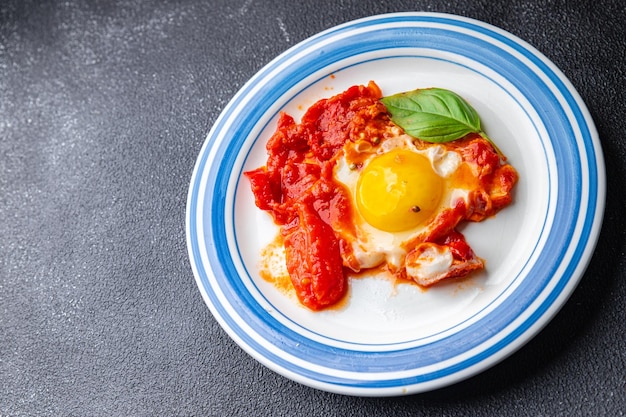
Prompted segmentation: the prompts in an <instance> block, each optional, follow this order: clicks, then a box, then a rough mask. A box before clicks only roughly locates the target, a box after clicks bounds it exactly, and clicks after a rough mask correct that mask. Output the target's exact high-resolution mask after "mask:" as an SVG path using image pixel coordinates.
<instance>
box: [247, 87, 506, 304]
mask: <svg viewBox="0 0 626 417" xmlns="http://www.w3.org/2000/svg"><path fill="white" fill-rule="evenodd" d="M381 97H382V93H381V90H380V88H379V87H378V86H377V85H376V84H375V83H374V82H370V83H369V84H368V85H367V86H363V85H358V86H353V87H350V88H349V89H347V90H346V91H344V92H342V93H341V94H338V95H335V96H334V97H331V98H328V99H322V100H319V101H318V102H316V103H315V104H314V105H313V106H311V107H310V108H309V109H308V110H307V111H306V113H305V114H304V116H303V117H302V118H301V120H300V122H299V123H298V122H296V121H295V120H294V118H293V117H292V116H290V115H288V114H286V113H281V114H280V116H279V120H278V126H277V128H276V131H275V133H274V134H273V135H272V136H271V138H270V139H269V141H268V143H267V145H266V148H267V153H268V158H267V163H266V165H265V166H262V167H259V168H257V169H255V170H252V171H247V172H245V176H246V177H247V178H248V179H249V181H250V184H251V188H252V192H253V193H254V196H255V203H256V205H257V207H259V208H260V209H261V210H264V211H266V212H268V213H269V214H271V216H272V218H273V220H274V222H275V223H276V224H277V225H279V226H280V240H279V241H280V242H281V243H282V244H283V245H284V256H285V258H284V259H285V263H286V265H285V266H286V271H287V272H288V275H289V279H290V281H291V284H292V285H293V288H294V289H295V293H296V295H297V297H298V299H299V301H300V302H301V303H302V304H303V305H304V306H306V307H308V308H310V309H312V310H321V309H324V308H326V307H329V306H332V305H334V304H336V303H337V302H339V301H340V300H341V299H342V298H343V297H344V296H345V294H346V291H347V288H348V285H349V278H350V276H351V275H355V274H357V273H359V272H362V271H365V270H369V269H373V268H377V269H379V270H381V271H387V272H388V273H390V274H391V275H392V276H394V277H397V278H401V279H406V280H409V281H411V282H415V283H416V284H417V285H419V286H422V287H429V286H431V285H434V284H436V283H438V282H441V281H442V280H448V279H451V278H456V279H459V278H463V277H466V276H467V275H469V274H470V273H471V272H472V271H476V270H481V269H483V268H484V267H485V266H484V261H483V260H482V259H481V258H479V257H478V256H477V255H476V254H475V253H474V252H473V250H472V249H471V248H470V246H469V245H468V243H467V242H466V240H465V238H464V236H463V235H462V234H461V233H460V232H459V231H458V230H457V226H458V225H459V224H460V223H461V222H464V221H470V222H479V221H481V220H483V219H485V218H488V217H490V216H492V215H494V214H495V213H496V212H498V211H499V210H500V209H502V208H504V207H505V206H507V205H509V204H510V203H511V202H512V195H511V190H512V188H513V186H514V185H515V183H516V182H517V179H518V174H517V172H516V170H515V169H514V168H513V167H512V166H511V165H510V164H508V163H507V162H506V160H505V158H504V156H503V155H502V154H501V153H499V151H498V150H497V149H495V148H494V146H493V145H492V144H491V143H490V142H488V141H487V140H485V139H484V138H482V137H481V136H480V135H478V134H473V133H470V134H468V135H466V136H464V137H462V138H460V139H458V140H454V141H452V142H447V143H429V142H425V141H422V140H420V139H418V138H414V137H411V136H409V135H407V134H406V133H405V132H404V131H403V130H402V129H401V128H400V127H399V126H397V125H396V124H394V123H393V122H392V121H391V118H390V116H389V113H388V111H387V109H386V107H385V105H384V104H383V103H382V102H381V101H380V99H381Z"/></svg>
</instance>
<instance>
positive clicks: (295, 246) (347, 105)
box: [245, 83, 388, 310]
mask: <svg viewBox="0 0 626 417" xmlns="http://www.w3.org/2000/svg"><path fill="white" fill-rule="evenodd" d="M380 97H381V91H380V89H379V88H378V86H377V85H376V84H374V83H370V84H369V85H368V86H354V87H351V88H349V89H348V90H346V91H345V92H343V93H341V94H339V95H336V96H334V97H332V98H329V99H324V100H320V101H318V102H317V103H315V104H314V105H313V106H312V107H310V108H309V109H308V110H307V112H306V113H305V114H304V116H303V117H302V120H301V122H300V123H299V124H298V123H296V122H295V121H294V119H293V118H292V117H291V116H289V115H288V114H285V113H281V114H280V116H279V120H278V125H277V129H276V132H275V133H274V134H273V135H272V137H271V138H270V140H269V141H268V143H267V146H266V148H267V152H268V159H267V164H266V166H265V167H261V168H258V169H256V170H253V171H249V172H246V173H245V175H246V176H247V177H248V179H249V180H250V183H251V186H252V192H253V193H254V196H255V202H256V205H257V206H258V207H259V208H260V209H262V210H265V211H267V212H269V213H270V214H271V215H272V217H273V219H274V222H275V223H276V224H278V225H280V226H281V233H282V235H283V240H284V244H285V254H286V261H287V270H288V271H289V274H290V276H291V280H292V283H293V285H294V288H295V290H296V295H297V296H298V299H299V300H300V302H301V303H302V304H303V305H305V306H307V307H309V308H310V309H312V310H320V309H322V308H325V307H327V306H330V305H333V304H335V303H337V302H338V301H339V300H341V299H342V298H343V297H344V295H345V293H346V290H347V277H346V271H345V270H344V269H345V267H344V262H343V259H344V258H346V257H347V256H346V253H347V252H349V251H350V250H351V249H350V245H349V244H347V243H346V242H344V241H342V240H341V239H340V238H339V237H337V235H336V234H335V232H334V230H343V231H346V232H348V233H353V228H354V226H353V222H352V204H351V202H350V196H349V194H348V191H347V190H346V189H345V188H344V187H343V186H342V185H340V184H338V183H337V182H336V181H334V180H333V177H332V173H333V167H334V165H335V157H336V155H337V153H338V151H339V150H340V149H342V148H343V145H344V143H345V142H346V141H348V140H355V139H357V135H358V139H361V140H363V139H364V138H365V139H367V138H368V137H369V136H371V137H372V138H373V137H374V135H376V134H377V132H378V131H379V130H380V129H381V126H382V124H384V123H388V121H386V120H385V117H386V116H385V115H386V109H385V107H384V106H383V105H382V104H381V103H380V102H379V101H378V100H379V99H380Z"/></svg>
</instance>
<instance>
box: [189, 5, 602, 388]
mask: <svg viewBox="0 0 626 417" xmlns="http://www.w3.org/2000/svg"><path fill="white" fill-rule="evenodd" d="M370 80H374V81H376V83H377V84H378V85H379V86H380V87H381V89H382V91H383V94H384V95H390V94H393V93H396V92H399V91H406V90H412V89H415V88H421V87H432V86H437V87H443V88H448V89H451V90H453V91H455V92H457V93H459V94H460V95H461V96H462V97H464V98H465V99H466V100H468V101H469V102H470V103H471V104H472V105H473V106H474V107H475V108H476V110H477V111H478V113H479V114H480V116H481V119H482V122H483V127H484V130H485V131H486V132H487V133H488V134H489V136H490V137H491V138H492V139H493V140H494V141H495V142H496V143H497V144H498V146H499V147H500V148H501V149H502V151H503V152H504V153H505V154H506V155H507V156H508V158H509V162H510V163H511V164H512V165H514V166H515V167H516V168H517V170H518V171H519V173H520V181H519V183H518V184H517V186H516V189H515V194H514V199H515V201H514V203H513V204H512V205H511V206H509V207H507V208H506V209H505V210H503V211H501V212H500V213H498V215H497V216H496V217H494V218H491V219H489V220H487V221H485V222H481V223H479V224H470V225H468V226H466V227H465V228H464V229H463V233H464V234H465V236H466V238H467V240H468V241H469V243H470V245H471V246H472V247H473V248H474V250H475V252H476V253H477V254H478V256H480V257H482V258H484V259H485V260H486V269H485V271H484V272H481V273H480V274H477V275H475V276H472V277H471V278H469V279H467V280H464V281H462V282H460V283H458V282H457V283H448V284H444V285H440V286H437V287H436V288H431V289H429V290H426V291H420V290H418V289H417V287H416V286H414V285H409V284H406V285H402V284H400V285H393V284H392V283H391V282H390V280H388V279H384V278H382V277H379V276H375V275H372V276H367V277H364V278H360V279H353V280H351V282H350V293H349V296H348V298H347V300H346V302H345V303H344V304H342V305H341V306H340V307H338V308H335V309H330V310H327V311H322V312H311V311H309V310H307V309H306V308H303V307H301V306H300V305H299V304H298V303H297V301H295V300H294V299H293V298H292V297H290V296H289V294H285V293H284V292H280V291H279V290H277V289H276V288H275V287H274V286H273V285H272V284H270V283H268V282H266V281H264V280H263V279H262V278H261V277H260V276H259V272H258V263H259V260H260V253H261V250H262V249H263V247H265V246H266V245H267V244H268V243H270V242H271V241H272V239H273V238H274V237H275V235H276V233H277V228H276V226H274V224H273V223H272V222H271V220H270V218H269V216H268V215H267V214H266V213H264V212H261V211H260V210H258V209H257V208H256V206H255V205H254V199H253V196H252V193H251V192H250V188H249V184H248V182H247V180H246V179H245V178H244V177H242V172H243V171H245V170H248V169H252V168H256V167H258V166H261V165H263V164H264V163H265V160H266V154H265V143H266V141H267V139H268V138H269V136H270V135H271V134H272V132H273V131H274V129H275V124H276V120H277V118H278V114H279V112H280V111H286V112H288V113H290V114H291V115H293V116H294V117H295V118H296V119H297V118H298V117H299V116H301V115H302V114H303V112H304V111H305V110H306V109H307V108H308V107H309V106H310V105H311V104H313V103H314V102H315V101H317V100H319V99H321V98H324V97H329V96H332V95H334V94H337V93H339V92H341V91H343V90H345V89H346V88H347V87H349V86H351V85H354V84H367V83H368V81H370ZM604 169H605V168H604V161H603V159H602V151H601V147H600V142H599V139H598V135H597V132H596V130H595V127H594V124H593V121H592V119H591V117H590V115H589V112H588V110H587V109H586V106H585V104H584V103H583V101H582V100H581V98H580V97H579V95H578V94H577V92H576V91H575V89H574V88H573V87H572V85H571V84H570V82H569V81H568V80H567V79H566V77H565V76H564V75H563V74H562V73H561V72H560V71H559V70H558V69H557V68H556V66H555V65H554V64H553V63H551V62H550V61H549V60H548V59H547V58H546V57H545V56H543V55H542V54H541V53H539V52H538V51H537V50H535V49H534V48H533V47H532V46H530V45H529V44H527V43H526V42H524V41H522V40H520V39H518V38H516V37H515V36H513V35H511V34H509V33H507V32H505V31H503V30H501V29H498V28H496V27H493V26H490V25H488V24H485V23H482V22H480V21H476V20H471V19H468V18H464V17H459V16H454V15H447V14H433V13H400V14H387V15H379V16H373V17H369V18H365V19H361V20H356V21H352V22H349V23H346V24H343V25H340V26H337V27H334V28H332V29H329V30H327V31H324V32H322V33H319V34H318V35H315V36H313V37H311V38H309V39H307V40H305V41H303V42H301V43H300V44H298V45H296V46H294V47H292V48H291V49H289V50H287V51H286V52H284V53H283V54H282V55H280V56H278V57H277V58H276V59H274V60H273V61H272V62H270V63H269V64H267V65H266V66H265V67H264V68H263V69H261V70H260V71H259V72H258V73H257V74H256V75H255V76H254V77H253V78H252V79H250V80H249V81H248V82H247V83H246V84H245V85H244V86H243V87H242V88H241V90H240V91H239V92H238V93H237V94H236V95H235V96H234V98H233V99H232V100H231V101H230V103H229V104H228V105H227V106H226V108H225V109H224V110H223V112H222V114H221V115H220V117H219V118H218V119H217V121H216V122H215V125H214V126H213V128H212V129H211V131H210V132H209V134H208V137H207V139H206V141H205V143H204V145H203V147H202V149H201V151H200V154H199V156H198V159H197V162H196V165H195V169H194V172H193V176H192V178H191V184H190V187H189V194H188V201H187V244H188V252H189V257H190V260H191V265H192V269H193V272H194V275H195V279H196V282H197V285H198V288H199V290H200V292H201V293H202V296H203V298H204V300H205V302H206V304H207V305H208V307H209V308H210V310H211V312H212V314H213V315H214V316H215V318H216V319H217V321H218V322H219V323H220V325H221V326H222V327H223V328H224V329H225V330H226V332H227V333H228V334H229V336H230V337H231V338H232V339H233V340H234V341H235V342H236V343H237V344H238V345H239V346H241V347H242V348H243V349H244V350H245V351H246V352H248V353H249V354H250V355H252V356H253V357H254V358H255V359H257V360H258V361H259V362H261V363H263V364H264V365H266V366H267V367H269V368H270V369H272V370H274V371H276V372H277V373H279V374H281V375H284V376H285V377H287V378H290V379H292V380H295V381H297V382H300V383H302V384H305V385H308V386H311V387H314V388H317V389H321V390H325V391H330V392H335V393H341V394H347V395H361V396H396V395H402V394H411V393H418V392H424V391H428V390H433V389H436V388H440V387H443V386H446V385H450V384H452V383H456V382H459V381H461V380H463V379H465V378H468V377H470V376H472V375H475V374H476V373H478V372H481V371H483V370H485V369H487V368H488V367H490V366H493V365H494V364H496V363H497V362H499V361H500V360H502V359H503V358H505V357H507V356H508V355H510V354H511V353H513V352H514V351H515V350H517V349H519V348H520V347H521V346H523V345H524V343H526V342H527V341H528V340H529V339H530V338H532V337H533V336H534V335H535V334H536V333H537V332H538V331H539V330H540V329H541V328H543V326H545V324H546V323H547V322H548V321H549V320H550V319H551V318H552V317H553V316H554V315H555V314H556V312H557V311H558V310H559V308H560V307H561V306H562V305H563V303H565V302H566V300H567V299H568V297H569V296H570V294H571V293H572V291H573V290H574V288H575V287H576V285H577V283H578V281H579V280H580V278H581V276H582V275H583V273H584V271H585V268H586V267H587V264H588V262H589V260H590V258H591V255H592V253H593V251H594V248H595V244H596V241H597V238H598V234H599V230H600V226H601V222H602V215H603V211H604V201H605V187H606V184H605V171H604Z"/></svg>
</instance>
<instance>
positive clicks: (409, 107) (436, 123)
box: [381, 88, 485, 143]
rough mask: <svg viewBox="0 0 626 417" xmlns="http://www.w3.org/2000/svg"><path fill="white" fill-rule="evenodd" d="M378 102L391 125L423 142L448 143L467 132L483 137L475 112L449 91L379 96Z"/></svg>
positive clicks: (432, 89) (439, 89)
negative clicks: (382, 106) (385, 110)
mask: <svg viewBox="0 0 626 417" xmlns="http://www.w3.org/2000/svg"><path fill="white" fill-rule="evenodd" d="M381 102H382V103H383V104H384V105H385V106H386V107H387V110H388V111H389V114H390V116H391V121H392V122H394V123H395V124H397V125H398V126H400V127H401V128H402V129H404V131H405V132H406V133H407V134H408V135H410V136H413V137H414V138H418V139H421V140H423V141H426V142H434V143H443V142H451V141H453V140H457V139H461V138H462V137H464V136H465V135H467V134H468V133H478V134H481V135H482V136H485V135H484V132H483V131H482V130H481V126H480V118H479V117H478V113H477V112H476V110H474V108H473V107H472V106H470V105H469V103H467V101H465V100H464V99H463V98H462V97H461V96H459V95H458V94H456V93H454V92H452V91H450V90H446V89H443V88H425V89H417V90H413V91H407V92H404V93H399V94H394V95H392V96H387V97H383V98H382V99H381Z"/></svg>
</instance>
